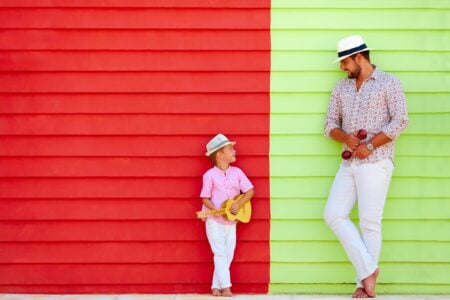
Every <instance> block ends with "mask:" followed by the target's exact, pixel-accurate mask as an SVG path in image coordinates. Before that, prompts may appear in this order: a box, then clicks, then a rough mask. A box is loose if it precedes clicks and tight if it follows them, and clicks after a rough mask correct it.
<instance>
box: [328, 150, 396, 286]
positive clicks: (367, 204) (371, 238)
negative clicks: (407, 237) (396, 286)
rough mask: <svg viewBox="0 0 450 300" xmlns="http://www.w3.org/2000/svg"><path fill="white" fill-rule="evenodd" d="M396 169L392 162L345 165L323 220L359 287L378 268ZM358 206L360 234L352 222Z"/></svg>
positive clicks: (387, 160) (384, 160) (382, 161)
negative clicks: (390, 186)
mask: <svg viewBox="0 0 450 300" xmlns="http://www.w3.org/2000/svg"><path fill="white" fill-rule="evenodd" d="M393 169H394V165H393V164H392V161H391V160H390V159H383V160H380V161H378V162H375V163H363V164H360V165H357V164H355V163H351V164H350V165H349V166H345V165H344V164H342V165H341V167H340V169H339V171H338V173H337V174H336V177H335V179H334V183H333V186H332V187H331V191H330V195H329V197H328V202H327V205H326V207H325V212H324V218H325V221H326V223H327V224H328V226H329V227H330V228H331V230H332V231H333V232H334V234H335V235H336V236H337V238H338V239H339V241H340V242H341V244H342V246H343V247H344V250H345V252H346V253H347V256H348V257H349V259H350V261H351V262H352V264H353V266H354V268H355V269H356V279H357V287H362V282H361V281H362V280H363V279H364V278H366V277H368V276H370V275H371V274H372V273H373V272H374V271H375V270H376V268H377V267H378V260H379V257H380V250H381V219H382V217H383V209H384V203H385V202H386V195H387V191H388V188H389V183H390V180H391V176H392V171H393ZM355 203H358V210H359V227H360V230H361V234H360V233H359V232H358V230H357V228H356V227H355V225H354V224H353V222H352V221H351V220H350V218H349V215H350V212H351V211H352V208H353V206H354V205H355Z"/></svg>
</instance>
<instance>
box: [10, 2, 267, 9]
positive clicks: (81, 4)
mask: <svg viewBox="0 0 450 300" xmlns="http://www.w3.org/2000/svg"><path fill="white" fill-rule="evenodd" d="M1 6H2V7H67V8H73V7H94V8H95V7H107V8H110V7H121V8H125V7H140V8H144V7H155V8H158V7H166V8H174V7H180V8H185V7H198V8H205V7H212V8H225V7H240V8H246V7H248V8H252V7H264V8H270V1H269V0H246V1H241V0H221V1H204V0H189V1H186V0H152V1H142V0H128V1H126V2H124V1H123V0H108V1H107V2H105V1H102V0H72V1H69V2H68V1H65V0H3V1H2V2H1Z"/></svg>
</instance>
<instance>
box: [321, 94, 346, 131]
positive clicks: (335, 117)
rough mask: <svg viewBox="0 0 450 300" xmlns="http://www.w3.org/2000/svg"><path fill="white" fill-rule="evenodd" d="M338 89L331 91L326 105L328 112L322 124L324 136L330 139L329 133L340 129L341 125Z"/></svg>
mask: <svg viewBox="0 0 450 300" xmlns="http://www.w3.org/2000/svg"><path fill="white" fill-rule="evenodd" d="M339 94H340V93H339V92H338V87H335V88H334V89H333V92H332V93H331V96H330V102H329V104H328V111H327V115H326V117H325V123H324V133H323V134H324V136H326V137H328V138H329V137H330V132H331V130H333V129H334V128H341V126H342V125H341V123H342V108H341V100H340V97H339Z"/></svg>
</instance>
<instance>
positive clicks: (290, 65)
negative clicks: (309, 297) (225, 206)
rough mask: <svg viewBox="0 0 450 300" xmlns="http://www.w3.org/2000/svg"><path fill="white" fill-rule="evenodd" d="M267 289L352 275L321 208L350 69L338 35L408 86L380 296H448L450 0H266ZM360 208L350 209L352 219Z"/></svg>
mask: <svg viewBox="0 0 450 300" xmlns="http://www.w3.org/2000/svg"><path fill="white" fill-rule="evenodd" d="M271 18H272V20H271V36H272V74H271V147H270V168H271V171H270V173H271V187H270V188H271V215H272V220H271V242H270V247H271V249H270V250H271V284H270V292H271V293H320V292H323V293H347V292H350V291H352V290H353V289H354V277H355V274H354V271H353V269H352V266H351V264H350V263H349V262H348V260H347V258H346V256H345V253H344V251H343V250H342V248H341V246H340V245H339V244H338V242H337V240H336V238H335V237H334V236H333V235H332V233H331V232H330V230H329V229H328V227H326V225H325V223H324V221H323V219H322V212H323V208H324V206H325V202H326V198H327V196H328V192H329V189H330V186H331V183H332V180H333V177H334V175H335V173H336V171H337V168H338V166H339V163H340V157H339V154H340V145H338V144H337V143H335V142H333V141H330V140H327V139H326V138H324V137H323V135H322V130H323V120H324V116H325V112H326V109H327V104H328V99H329V94H330V91H331V89H332V87H333V86H334V84H335V83H336V82H337V81H338V80H339V79H340V78H342V77H343V76H345V74H344V73H343V72H341V71H339V65H337V64H332V63H331V61H332V60H334V58H335V56H336V53H335V45H336V42H337V41H338V40H339V39H340V38H342V37H344V36H347V35H350V34H360V35H362V36H363V37H364V38H365V40H366V42H367V44H368V45H369V47H371V48H373V49H374V50H373V51H372V53H371V58H372V61H373V63H375V64H376V65H377V66H378V67H379V68H381V69H383V70H385V71H387V72H390V73H393V74H395V75H396V76H398V77H399V78H400V80H401V81H402V83H403V86H404V89H405V92H406V96H407V101H408V109H409V116H410V125H409V127H408V129H407V130H406V131H405V132H404V134H403V135H402V136H401V137H400V138H399V140H398V141H397V144H396V158H395V172H394V176H393V179H392V184H391V187H390V190H389V194H388V200H387V203H386V208H385V215H384V222H383V225H384V226H383V248H382V253H381V262H380V265H381V270H382V272H381V276H380V278H379V286H378V291H379V292H381V293H416V294H420V293H447V294H449V293H450V275H449V274H450V221H449V219H450V72H449V70H450V1H440V0H434V1H433V0H429V1H425V0H397V1H390V0H381V1H357V0H350V1H337V0H329V1H326V0H316V1H305V0H295V1H294V0H292V1H283V0H272V15H271ZM356 216H357V214H356V213H354V214H353V217H354V218H355V220H356Z"/></svg>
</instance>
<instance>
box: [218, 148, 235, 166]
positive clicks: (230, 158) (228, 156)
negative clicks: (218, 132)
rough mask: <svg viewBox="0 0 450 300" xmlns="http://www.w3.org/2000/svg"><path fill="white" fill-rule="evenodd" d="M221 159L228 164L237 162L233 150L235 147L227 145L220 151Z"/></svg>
mask: <svg viewBox="0 0 450 300" xmlns="http://www.w3.org/2000/svg"><path fill="white" fill-rule="evenodd" d="M218 154H219V157H220V159H221V160H223V161H224V162H226V163H232V162H235V161H236V151H235V150H234V149H233V145H226V146H225V147H223V148H222V149H221V150H220V151H219V153H218Z"/></svg>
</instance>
